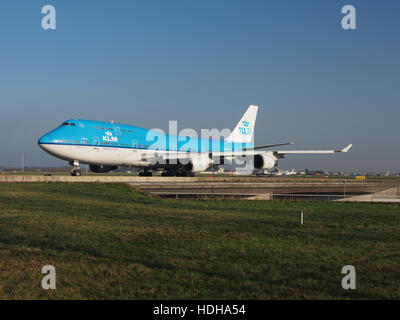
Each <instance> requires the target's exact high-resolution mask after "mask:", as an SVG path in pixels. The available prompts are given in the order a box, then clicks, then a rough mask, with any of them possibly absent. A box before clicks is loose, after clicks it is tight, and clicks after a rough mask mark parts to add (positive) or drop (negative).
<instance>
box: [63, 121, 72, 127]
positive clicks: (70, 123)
mask: <svg viewBox="0 0 400 320" xmlns="http://www.w3.org/2000/svg"><path fill="white" fill-rule="evenodd" d="M61 126H72V127H75V123H72V122H64V123H63V124H62V125H61Z"/></svg>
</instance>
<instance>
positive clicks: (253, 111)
mask: <svg viewBox="0 0 400 320" xmlns="http://www.w3.org/2000/svg"><path fill="white" fill-rule="evenodd" d="M257 111H258V107H257V106H253V105H251V106H249V107H248V109H247V111H246V112H245V114H244V115H243V117H242V119H240V121H239V122H238V124H237V125H236V127H235V129H233V131H232V133H231V134H230V135H229V137H228V138H227V139H226V141H231V142H245V143H250V142H254V126H255V124H256V117H257Z"/></svg>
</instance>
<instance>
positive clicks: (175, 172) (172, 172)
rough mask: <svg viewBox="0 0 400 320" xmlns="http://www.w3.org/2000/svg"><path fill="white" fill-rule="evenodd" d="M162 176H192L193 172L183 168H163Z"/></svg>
mask: <svg viewBox="0 0 400 320" xmlns="http://www.w3.org/2000/svg"><path fill="white" fill-rule="evenodd" d="M161 176H162V177H194V173H193V172H189V171H185V170H179V169H178V170H165V171H163V172H162V173H161Z"/></svg>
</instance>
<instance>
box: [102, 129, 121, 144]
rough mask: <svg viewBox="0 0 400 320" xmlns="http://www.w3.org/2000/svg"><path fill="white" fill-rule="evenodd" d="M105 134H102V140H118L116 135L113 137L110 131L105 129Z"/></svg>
mask: <svg viewBox="0 0 400 320" xmlns="http://www.w3.org/2000/svg"><path fill="white" fill-rule="evenodd" d="M105 134H106V135H105V136H103V141H107V142H118V138H117V137H113V135H112V132H111V131H106V132H105Z"/></svg>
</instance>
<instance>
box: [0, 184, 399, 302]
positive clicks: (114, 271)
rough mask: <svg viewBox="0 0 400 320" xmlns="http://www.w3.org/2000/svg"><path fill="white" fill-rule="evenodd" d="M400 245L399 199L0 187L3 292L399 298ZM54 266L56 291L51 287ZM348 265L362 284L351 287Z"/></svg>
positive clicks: (24, 295)
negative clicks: (46, 278) (210, 196)
mask: <svg viewBox="0 0 400 320" xmlns="http://www.w3.org/2000/svg"><path fill="white" fill-rule="evenodd" d="M302 208H304V209H305V224H304V225H303V226H301V225H300V223H299V222H300V214H299V212H300V210H301V209H302ZM399 249H400V207H399V206H396V205H390V204H388V205H381V204H368V203H332V202H329V203H328V202H264V201H241V200H232V201H231V200H230V201H193V200H169V199H160V198H155V197H149V196H146V195H143V194H140V193H137V192H136V191H134V190H132V189H129V188H128V187H125V186H122V185H106V184H62V183H60V184H56V183H48V184H0V298H1V299H37V298H39V299H283V298H289V299H303V298H306V299H331V298H333V299H341V298H345V299H346V298H356V299H392V298H396V299H400V250H399ZM48 264H50V265H54V267H55V268H56V272H57V289H56V290H44V289H42V288H41V280H42V277H43V275H42V274H41V269H42V266H44V265H48ZM348 264H350V265H354V266H355V268H356V271H357V289H356V290H343V289H342V287H341V280H342V277H343V276H344V275H342V274H341V269H342V267H343V266H344V265H348Z"/></svg>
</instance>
